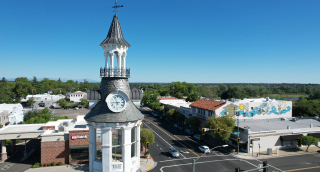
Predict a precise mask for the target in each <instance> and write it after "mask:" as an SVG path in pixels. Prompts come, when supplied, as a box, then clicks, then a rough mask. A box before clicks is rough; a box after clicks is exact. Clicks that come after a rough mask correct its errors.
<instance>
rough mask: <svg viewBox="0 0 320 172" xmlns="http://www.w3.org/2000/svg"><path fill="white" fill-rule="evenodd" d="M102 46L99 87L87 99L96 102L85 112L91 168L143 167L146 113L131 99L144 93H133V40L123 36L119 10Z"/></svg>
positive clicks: (99, 171)
mask: <svg viewBox="0 0 320 172" xmlns="http://www.w3.org/2000/svg"><path fill="white" fill-rule="evenodd" d="M100 46H101V47H102V48H103V50H104V57H105V64H104V67H103V68H100V77H101V84H100V90H88V94H87V95H88V100H89V101H94V102H95V104H94V105H93V106H94V107H92V108H91V111H90V112H89V113H88V114H87V115H86V116H85V120H86V121H87V122H88V125H89V169H90V172H112V171H117V172H119V171H123V172H133V171H134V172H135V171H141V170H140V125H141V122H142V119H143V117H144V116H143V115H142V114H141V112H140V111H139V110H138V109H137V107H136V106H135V105H134V104H133V103H132V101H131V100H132V99H136V98H135V96H139V97H141V95H136V94H132V93H131V90H130V87H129V83H128V78H129V77H130V69H127V68H126V57H127V50H128V48H129V47H130V44H129V43H128V42H127V41H126V40H125V39H124V37H123V34H122V30H121V27H120V23H119V19H118V16H117V15H116V14H115V15H114V16H113V20H112V22H111V26H110V29H109V32H108V35H107V37H106V38H105V39H104V40H103V41H102V43H101V44H100ZM115 59H116V60H117V64H116V66H115Z"/></svg>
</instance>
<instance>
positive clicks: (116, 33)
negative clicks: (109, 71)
mask: <svg viewBox="0 0 320 172" xmlns="http://www.w3.org/2000/svg"><path fill="white" fill-rule="evenodd" d="M105 43H114V44H125V45H127V46H128V47H130V44H129V43H128V42H127V41H126V40H125V39H124V37H123V35H122V30H121V26H120V23H119V20H118V16H117V14H115V15H114V16H113V20H112V23H111V26H110V29H109V32H108V36H107V38H106V39H105V40H103V41H102V43H101V44H100V45H102V44H105Z"/></svg>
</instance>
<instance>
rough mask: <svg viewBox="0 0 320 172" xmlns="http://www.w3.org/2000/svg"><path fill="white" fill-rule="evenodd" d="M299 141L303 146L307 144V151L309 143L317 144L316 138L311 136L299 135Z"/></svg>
mask: <svg viewBox="0 0 320 172" xmlns="http://www.w3.org/2000/svg"><path fill="white" fill-rule="evenodd" d="M300 138H301V141H302V143H301V144H302V145H303V146H308V147H307V150H306V152H308V149H309V147H310V145H312V144H313V145H315V146H318V139H317V138H315V137H312V136H301V137H300Z"/></svg>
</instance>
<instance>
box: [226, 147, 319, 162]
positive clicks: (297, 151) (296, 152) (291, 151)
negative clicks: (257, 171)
mask: <svg viewBox="0 0 320 172" xmlns="http://www.w3.org/2000/svg"><path fill="white" fill-rule="evenodd" d="M306 149H307V147H301V148H292V149H282V150H279V153H278V154H277V150H272V155H267V151H263V152H260V154H259V152H253V156H252V152H251V153H239V155H238V154H237V153H233V154H230V155H232V156H234V157H238V158H243V159H269V158H278V157H286V156H295V155H304V154H313V153H320V148H319V147H318V146H310V147H309V149H308V152H306Z"/></svg>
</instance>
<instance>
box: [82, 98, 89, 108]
mask: <svg viewBox="0 0 320 172" xmlns="http://www.w3.org/2000/svg"><path fill="white" fill-rule="evenodd" d="M88 104H89V102H87V100H84V99H82V100H81V102H80V105H82V106H88Z"/></svg>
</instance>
